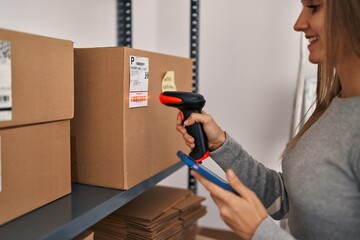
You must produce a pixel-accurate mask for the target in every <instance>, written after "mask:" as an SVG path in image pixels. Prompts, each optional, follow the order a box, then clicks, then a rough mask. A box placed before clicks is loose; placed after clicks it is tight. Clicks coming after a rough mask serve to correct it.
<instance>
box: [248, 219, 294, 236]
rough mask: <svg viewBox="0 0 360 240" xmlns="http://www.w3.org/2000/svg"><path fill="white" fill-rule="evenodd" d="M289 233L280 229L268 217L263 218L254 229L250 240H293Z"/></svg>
mask: <svg viewBox="0 0 360 240" xmlns="http://www.w3.org/2000/svg"><path fill="white" fill-rule="evenodd" d="M294 239H295V238H293V237H292V236H291V235H290V234H289V233H287V232H286V231H284V230H283V229H281V228H280V227H279V226H278V225H277V224H276V223H275V222H274V221H273V220H272V219H271V218H270V217H267V218H265V219H264V220H263V221H262V222H261V223H260V225H259V226H258V228H257V229H256V231H255V233H254V235H253V237H252V240H294Z"/></svg>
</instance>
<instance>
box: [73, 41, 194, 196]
mask: <svg viewBox="0 0 360 240" xmlns="http://www.w3.org/2000/svg"><path fill="white" fill-rule="evenodd" d="M131 64H132V65H131ZM130 65H131V66H132V68H131V69H130ZM134 65H135V68H133V66H134ZM167 71H174V73H175V81H176V87H177V90H179V91H191V84H192V61H191V59H188V58H181V57H175V56H169V55H164V54H159V53H152V52H148V51H141V50H136V49H130V48H126V47H111V48H89V49H75V116H74V119H73V120H72V121H71V135H72V141H73V142H72V164H73V165H72V177H73V181H76V182H80V183H85V184H90V185H97V186H103V187H112V188H118V189H129V188H131V187H133V186H134V185H136V184H138V183H140V182H142V181H143V180H145V179H147V178H149V177H151V176H153V175H154V174H156V173H158V172H160V171H162V170H164V169H165V168H167V167H169V166H171V165H173V164H175V163H176V162H178V161H179V159H178V158H177V156H176V152H177V150H183V151H188V150H189V149H188V148H187V147H186V145H185V143H184V141H183V139H182V136H181V135H180V134H179V133H178V132H177V131H176V129H175V121H176V116H177V114H178V110H177V109H175V108H170V107H166V106H164V105H162V104H161V103H160V101H159V94H160V93H161V91H162V79H163V77H164V75H165V74H166V72H167ZM130 78H131V79H132V80H131V83H130ZM146 79H147V80H148V82H147V84H146V83H145V84H144V82H143V81H144V80H146ZM146 85H147V86H146ZM130 87H131V88H132V89H131V91H130ZM132 104H133V105H135V106H142V107H133V106H130V105H132ZM136 104H138V105H136ZM144 105H145V106H144Z"/></svg>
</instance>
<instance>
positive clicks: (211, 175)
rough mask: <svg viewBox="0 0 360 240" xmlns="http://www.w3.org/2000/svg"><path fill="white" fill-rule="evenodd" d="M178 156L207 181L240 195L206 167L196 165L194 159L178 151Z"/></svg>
mask: <svg viewBox="0 0 360 240" xmlns="http://www.w3.org/2000/svg"><path fill="white" fill-rule="evenodd" d="M177 155H178V156H179V158H180V159H181V161H183V162H184V163H185V164H186V165H188V167H189V168H190V169H193V170H195V171H197V172H198V173H200V174H201V175H203V176H204V177H205V178H206V179H208V180H210V181H211V182H213V183H215V184H216V185H218V186H219V187H221V188H223V189H225V190H228V191H230V192H232V193H235V194H237V195H238V193H237V192H236V191H235V190H234V189H233V188H232V187H231V186H230V185H229V183H228V182H227V181H225V180H224V179H222V178H221V177H219V176H218V175H216V174H215V173H213V172H212V171H210V170H209V169H207V168H206V167H204V166H202V165H200V164H198V163H196V162H195V161H194V160H193V159H192V158H190V157H189V156H188V155H186V154H185V153H183V152H182V151H178V152H177Z"/></svg>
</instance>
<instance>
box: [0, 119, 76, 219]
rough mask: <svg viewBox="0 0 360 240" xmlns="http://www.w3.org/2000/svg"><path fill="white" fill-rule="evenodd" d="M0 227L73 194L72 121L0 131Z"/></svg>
mask: <svg viewBox="0 0 360 240" xmlns="http://www.w3.org/2000/svg"><path fill="white" fill-rule="evenodd" d="M0 139H1V146H0V148H1V159H0V162H1V163H0V164H1V169H2V174H1V177H2V179H1V184H2V188H1V189H2V190H1V192H0V213H1V214H0V224H3V223H6V222H8V221H10V220H12V219H14V218H16V217H19V216H21V215H23V214H25V213H27V212H30V211H32V210H34V209H36V208H38V207H40V206H43V205H45V204H47V203H49V202H51V201H54V200H56V199H58V198H60V197H62V196H65V195H67V194H69V193H70V192H71V178H70V120H65V121H59V122H52V123H44V124H37V125H31V126H25V127H17V128H10V129H3V130H0Z"/></svg>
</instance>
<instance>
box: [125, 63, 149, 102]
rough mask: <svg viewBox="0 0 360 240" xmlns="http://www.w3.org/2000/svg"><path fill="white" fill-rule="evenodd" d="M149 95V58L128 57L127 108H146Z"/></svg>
mask: <svg viewBox="0 0 360 240" xmlns="http://www.w3.org/2000/svg"><path fill="white" fill-rule="evenodd" d="M148 93H149V58H145V57H136V56H130V96H129V107H130V108H135V107H146V106H147V105H148Z"/></svg>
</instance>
